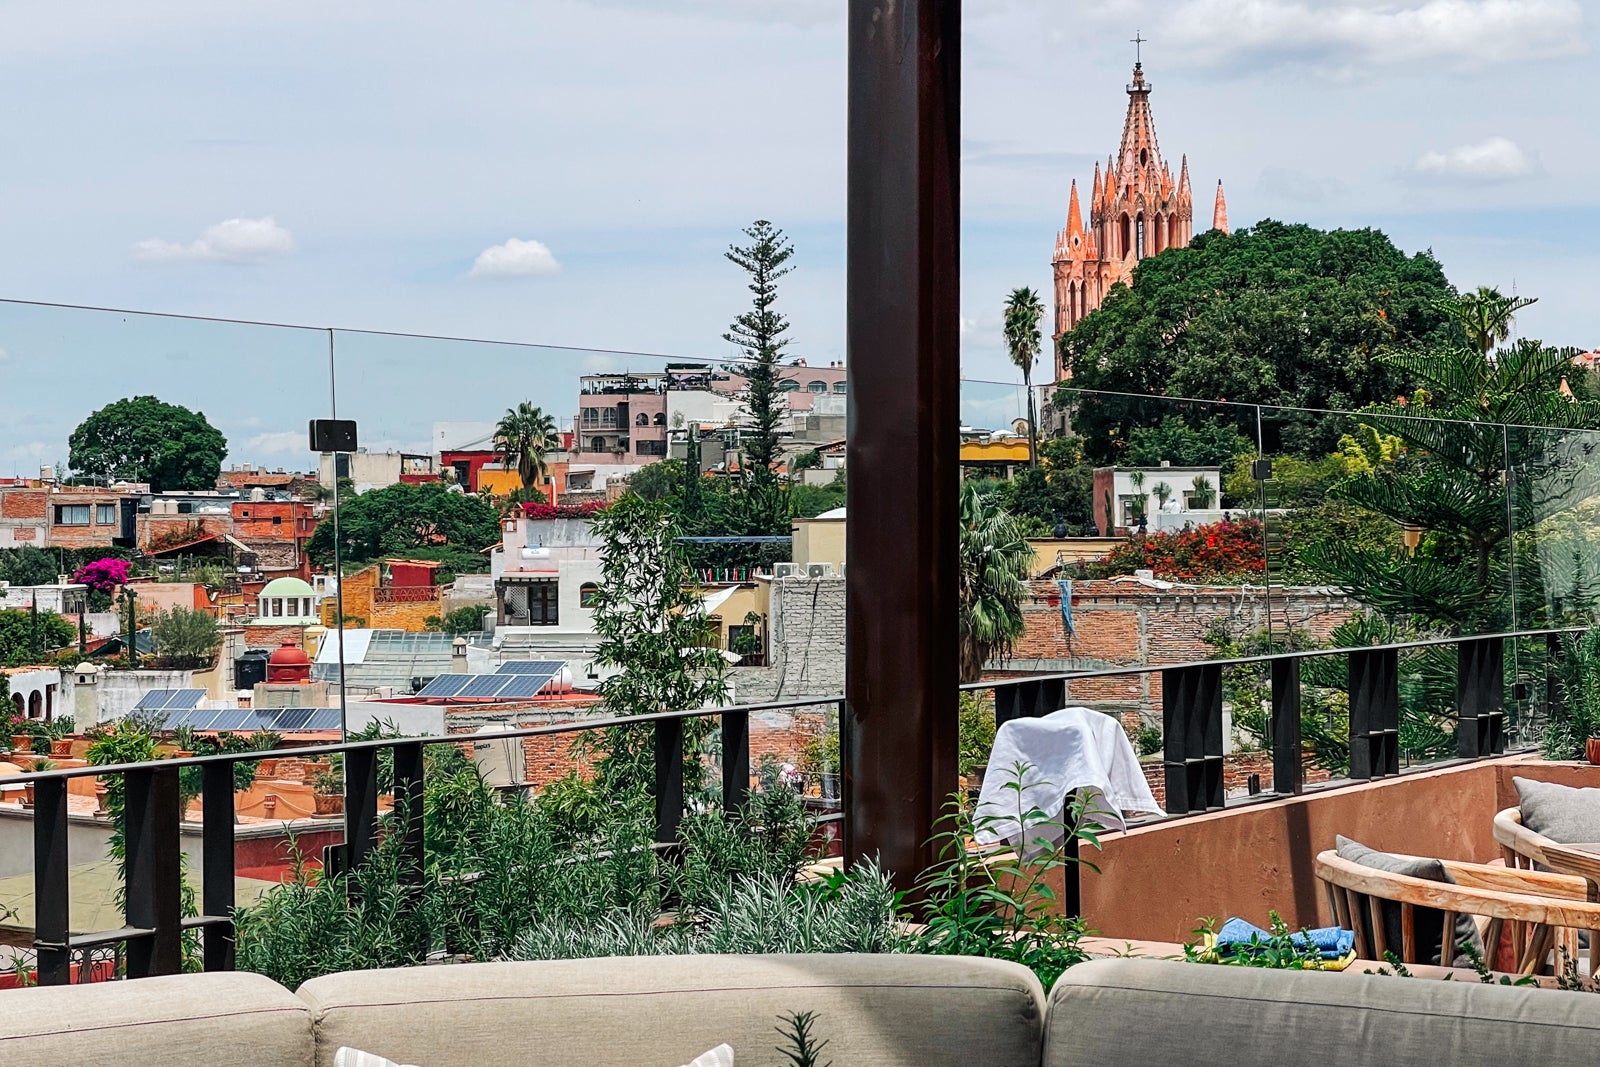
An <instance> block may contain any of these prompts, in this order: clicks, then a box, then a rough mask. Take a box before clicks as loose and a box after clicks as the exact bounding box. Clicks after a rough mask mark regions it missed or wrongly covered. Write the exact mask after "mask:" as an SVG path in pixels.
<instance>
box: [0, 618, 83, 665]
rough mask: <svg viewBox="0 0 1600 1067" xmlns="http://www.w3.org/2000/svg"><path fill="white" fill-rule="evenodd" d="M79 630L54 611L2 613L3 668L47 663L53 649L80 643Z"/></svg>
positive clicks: (0, 651) (0, 661) (0, 655)
mask: <svg viewBox="0 0 1600 1067" xmlns="http://www.w3.org/2000/svg"><path fill="white" fill-rule="evenodd" d="M77 637H78V631H77V630H76V629H74V628H73V626H72V624H71V623H70V622H68V621H67V620H66V619H63V618H62V617H61V616H60V615H57V614H56V613H55V612H53V611H41V612H39V615H38V618H37V619H35V618H34V614H33V612H31V611H18V610H10V609H6V610H0V665H5V666H22V665H24V664H29V663H43V662H44V661H45V660H46V659H48V658H49V657H48V655H47V654H48V653H49V652H50V651H52V650H53V649H57V648H61V647H62V646H64V645H69V644H71V643H72V642H73V641H75V640H77Z"/></svg>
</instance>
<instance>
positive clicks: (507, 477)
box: [478, 467, 522, 496]
mask: <svg viewBox="0 0 1600 1067" xmlns="http://www.w3.org/2000/svg"><path fill="white" fill-rule="evenodd" d="M521 488H522V479H521V478H519V477H517V472H516V471H502V470H495V469H493V468H491V467H483V468H480V469H479V471H478V492H480V493H492V494H493V495H495V496H507V495H509V494H511V493H514V492H516V491H517V490H518V489H521Z"/></svg>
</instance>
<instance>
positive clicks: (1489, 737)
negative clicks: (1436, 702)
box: [1456, 637, 1506, 759]
mask: <svg viewBox="0 0 1600 1067" xmlns="http://www.w3.org/2000/svg"><path fill="white" fill-rule="evenodd" d="M1505 703H1506V643H1505V638H1502V637H1480V638H1477V639H1475V640H1471V641H1462V642H1461V643H1460V644H1458V645H1457V646H1456V715H1457V721H1456V752H1457V754H1458V755H1460V756H1462V757H1463V758H1466V759H1471V758H1473V757H1477V756H1492V755H1495V754H1497V753H1500V752H1504V751H1505V750H1506V742H1505V732H1504V729H1503V724H1504V721H1505Z"/></svg>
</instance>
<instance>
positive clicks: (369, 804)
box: [344, 748, 378, 872]
mask: <svg viewBox="0 0 1600 1067" xmlns="http://www.w3.org/2000/svg"><path fill="white" fill-rule="evenodd" d="M377 841H378V750H377V749H375V748H358V749H355V750H354V751H351V752H346V753H345V754H344V842H345V847H344V863H345V867H344V869H345V870H346V871H351V872H353V871H355V869H356V868H357V867H360V866H361V864H362V863H363V862H364V861H365V860H366V858H367V853H369V852H371V851H372V846H373V845H375V844H377Z"/></svg>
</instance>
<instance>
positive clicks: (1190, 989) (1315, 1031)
mask: <svg viewBox="0 0 1600 1067" xmlns="http://www.w3.org/2000/svg"><path fill="white" fill-rule="evenodd" d="M1597 1047H1600V996H1596V995H1594V994H1593V993H1563V992H1560V991H1558V990H1554V989H1536V988H1526V987H1520V988H1519V987H1513V986H1499V985H1480V984H1478V983H1477V982H1435V981H1429V980H1426V979H1422V978H1395V977H1392V976H1383V975H1367V974H1357V973H1355V972H1353V971H1345V972H1343V973H1339V974H1327V973H1324V972H1321V971H1278V970H1264V969H1260V968H1255V967H1221V966H1205V965H1201V964H1194V963H1167V962H1163V961H1160V960H1139V959H1118V960H1096V961H1094V962H1092V963H1084V964H1079V965H1078V966H1076V967H1071V968H1069V969H1068V970H1067V972H1066V974H1064V975H1062V977H1061V979H1060V980H1059V981H1057V982H1056V985H1055V988H1053V989H1052V990H1051V991H1050V1011H1049V1015H1048V1022H1047V1024H1046V1032H1045V1048H1044V1067H1115V1065H1119V1064H1130V1065H1131V1064H1141V1065H1142V1064H1196V1065H1200V1064H1223V1065H1226V1067H1283V1065H1284V1064H1288V1063H1314V1064H1323V1063H1325V1064H1342V1063H1371V1064H1381V1065H1382V1067H1445V1065H1449V1067H1480V1065H1482V1067H1505V1065H1507V1064H1528V1065H1530V1067H1531V1065H1538V1067H1554V1065H1555V1064H1574V1065H1576V1064H1585V1063H1593V1062H1594V1055H1595V1049H1596V1048H1597ZM834 1062H835V1063H839V1062H841V1061H839V1060H838V1059H835V1061H834Z"/></svg>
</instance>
